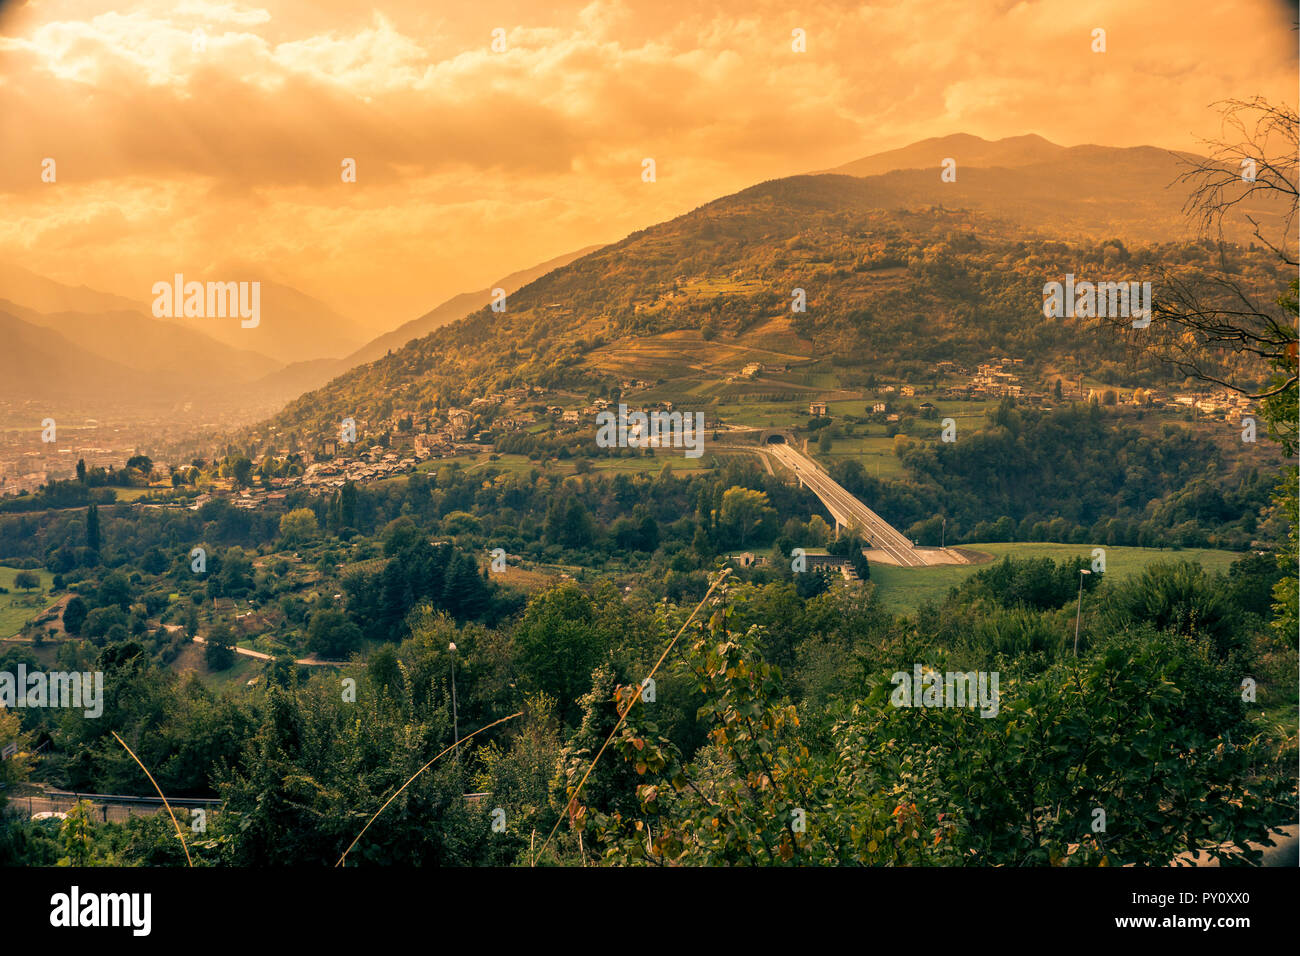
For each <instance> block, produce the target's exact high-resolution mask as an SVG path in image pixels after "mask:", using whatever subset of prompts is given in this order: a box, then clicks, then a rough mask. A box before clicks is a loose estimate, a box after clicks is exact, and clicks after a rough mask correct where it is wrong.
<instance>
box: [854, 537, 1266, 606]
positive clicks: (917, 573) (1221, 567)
mask: <svg viewBox="0 0 1300 956" xmlns="http://www.w3.org/2000/svg"><path fill="white" fill-rule="evenodd" d="M961 547H962V548H963V549H964V550H968V551H981V552H983V553H985V554H988V555H992V556H993V559H994V560H1001V559H1002V558H1003V557H1005V556H1006V555H1014V556H1015V557H1018V558H1040V557H1048V558H1051V559H1052V560H1053V561H1062V560H1065V559H1067V558H1074V557H1091V555H1092V549H1093V548H1094V547H1096V545H1090V544H1047V543H1042V542H1036V541H1026V542H998V543H994V544H963V545H961ZM867 557H868V559H870V557H871V552H870V551H868V552H867ZM1242 557H1244V555H1243V554H1239V553H1237V552H1235V551H1200V550H1195V549H1188V550H1185V551H1174V550H1168V549H1166V550H1160V549H1157V548H1119V547H1111V548H1107V549H1106V573H1107V575H1108V576H1109V577H1110V578H1111V580H1115V581H1118V580H1122V579H1124V578H1126V577H1128V576H1129V575H1131V574H1133V573H1135V572H1138V571H1141V570H1142V569H1143V568H1145V567H1146V566H1147V565H1148V564H1152V563H1154V562H1156V561H1180V560H1184V561H1198V562H1200V564H1201V566H1202V567H1204V568H1205V569H1206V570H1207V571H1209V572H1211V573H1213V572H1215V571H1225V572H1226V571H1227V570H1228V566H1229V565H1231V564H1232V563H1233V562H1234V561H1237V560H1239V559H1240V558H1242ZM989 563H990V562H987V561H986V562H984V563H983V564H959V565H940V566H938V567H932V568H899V567H893V566H892V565H885V564H875V563H872V565H871V580H872V581H873V582H874V583H875V585H876V587H877V592H876V594H877V596H878V597H879V598H880V601H881V603H882V604H884V605H885V607H887V608H889V609H890V610H891V611H893V612H894V613H896V614H904V613H910V612H912V611H915V610H916V609H917V608H918V607H919V606H920V605H921V604H922V603H923V602H925V601H933V602H934V603H935V604H939V603H941V602H942V601H943V599H944V598H945V597H946V596H947V594H948V589H949V588H951V587H955V586H956V585H958V584H960V583H961V582H962V581H963V580H965V578H966V577H967V576H968V575H971V574H974V573H975V572H976V571H978V570H980V569H981V568H986V567H988V566H989Z"/></svg>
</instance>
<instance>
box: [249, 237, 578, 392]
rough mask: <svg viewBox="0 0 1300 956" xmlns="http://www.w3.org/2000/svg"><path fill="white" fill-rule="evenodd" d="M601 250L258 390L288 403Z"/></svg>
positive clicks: (450, 303)
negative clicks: (496, 296)
mask: <svg viewBox="0 0 1300 956" xmlns="http://www.w3.org/2000/svg"><path fill="white" fill-rule="evenodd" d="M599 248H600V246H587V247H586V248H585V249H579V250H578V251H577V252H570V253H567V254H565V255H562V256H556V257H555V258H554V259H549V260H547V261H546V262H543V263H541V264H539V265H536V266H533V267H532V268H531V269H523V270H521V271H519V272H512V273H510V275H508V276H506V277H505V278H503V279H498V280H497V281H496V282H493V283H492V284H491V285H490V286H488V287H487V288H486V289H479V290H478V291H477V292H461V293H459V294H458V295H454V296H452V297H451V298H450V299H448V300H447V301H446V302H443V303H442V304H441V305H438V306H436V307H435V308H433V309H431V310H429V311H428V312H426V313H424V315H421V316H420V317H419V318H415V319H411V320H410V321H409V322H405V323H403V324H402V325H399V326H398V327H397V328H396V329H394V330H393V331H391V332H385V333H384V334H383V335H381V336H379V337H378V338H375V339H372V340H371V341H369V342H367V343H366V344H365V345H363V346H362V347H361V348H359V349H357V350H356V351H355V352H353V353H351V354H350V355H348V356H346V357H345V358H341V359H337V360H331V359H318V360H315V361H304V362H294V363H292V364H290V365H287V366H285V367H284V368H282V369H280V370H278V371H275V372H272V373H270V374H268V375H267V376H266V377H265V378H263V379H262V380H261V381H260V382H258V383H257V386H256V387H257V388H258V389H259V390H260V391H261V393H262V394H263V395H265V396H267V397H275V398H279V399H280V400H281V401H288V400H289V399H291V398H294V397H296V396H298V395H301V394H302V393H303V392H308V391H311V390H313V389H316V388H319V387H320V386H322V385H324V384H325V383H326V382H328V381H329V380H330V379H332V378H334V377H335V376H338V375H342V374H343V373H344V372H346V371H348V369H351V368H356V367H357V366H358V365H365V364H366V363H368V362H373V361H375V360H376V359H380V358H383V357H384V356H385V355H386V354H388V353H389V352H392V351H396V350H398V349H400V348H401V347H402V346H404V345H406V344H407V343H408V342H410V341H412V340H414V339H418V338H421V337H423V336H425V335H428V334H429V333H431V332H434V331H436V330H437V329H440V328H442V327H443V326H445V325H447V324H449V323H451V322H455V321H456V320H457V319H463V318H464V317H465V316H467V315H469V314H470V313H471V312H476V311H478V310H479V309H481V308H483V306H485V305H488V304H489V303H490V302H491V301H492V290H493V289H504V290H505V291H506V295H507V296H509V295H511V294H512V293H514V292H515V291H516V290H518V289H520V288H521V287H523V286H525V285H527V284H528V283H530V282H532V281H533V280H534V279H537V278H539V277H541V276H544V275H546V273H548V272H551V271H552V270H554V269H558V268H560V267H561V266H566V265H568V264H569V263H570V262H573V261H574V260H575V259H579V258H581V257H582V256H585V255H587V254H588V253H591V252H594V251H595V250H597V249H599Z"/></svg>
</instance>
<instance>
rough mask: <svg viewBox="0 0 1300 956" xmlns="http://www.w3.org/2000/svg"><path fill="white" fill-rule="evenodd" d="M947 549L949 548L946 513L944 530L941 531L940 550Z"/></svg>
mask: <svg viewBox="0 0 1300 956" xmlns="http://www.w3.org/2000/svg"><path fill="white" fill-rule="evenodd" d="M947 549H948V516H947V515H944V516H943V530H942V531H940V532H939V550H940V551H946V550H947Z"/></svg>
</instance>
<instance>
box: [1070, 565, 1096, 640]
mask: <svg viewBox="0 0 1300 956" xmlns="http://www.w3.org/2000/svg"><path fill="white" fill-rule="evenodd" d="M1085 574H1092V572H1091V571H1089V570H1088V569H1087V568H1080V569H1079V603H1078V606H1077V607H1075V609H1074V656H1075V657H1078V656H1079V618H1080V617H1081V616H1082V614H1083V576H1084V575H1085Z"/></svg>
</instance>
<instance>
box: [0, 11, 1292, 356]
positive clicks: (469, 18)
mask: <svg viewBox="0 0 1300 956" xmlns="http://www.w3.org/2000/svg"><path fill="white" fill-rule="evenodd" d="M2 9H3V11H4V12H3V14H0V17H2V18H0V143H3V145H2V146H0V208H3V209H4V215H3V216H0V257H3V258H4V259H5V260H6V261H8V262H12V263H14V264H17V265H20V266H23V267H26V268H28V269H31V270H33V271H36V272H40V273H43V274H45V275H49V276H51V277H53V278H56V279H59V280H61V281H65V282H70V283H73V284H81V283H85V284H87V285H90V286H93V287H96V288H101V289H104V290H106V291H111V292H116V293H119V294H121V295H127V296H131V297H133V298H135V299H138V300H142V301H148V300H149V299H150V295H149V289H150V287H151V286H152V284H153V283H154V282H155V281H158V280H159V279H166V278H169V277H170V276H171V274H172V272H173V271H175V270H176V269H190V270H193V271H199V272H204V270H209V271H207V272H204V274H202V275H195V276H194V278H201V279H206V278H222V279H232V280H236V279H239V278H240V275H239V272H238V270H239V267H240V264H242V263H257V264H258V268H259V269H260V270H262V271H264V272H265V273H266V274H268V275H271V276H273V277H276V278H279V279H281V280H282V281H285V282H287V283H289V284H291V285H294V286H297V287H298V288H300V289H301V290H303V291H305V292H308V293H310V294H312V295H316V296H318V297H319V298H321V299H324V300H325V301H326V302H328V303H330V304H331V305H334V306H335V307H336V308H338V309H339V311H342V312H344V313H345V314H348V315H350V316H353V317H355V318H356V319H357V320H358V321H360V322H362V323H363V324H364V325H365V326H366V328H367V329H368V331H370V332H373V333H377V332H381V331H384V330H387V329H389V328H392V327H394V326H396V325H397V324H399V323H400V322H402V321H405V320H406V319H409V318H412V317H414V316H415V315H417V314H419V313H420V312H422V311H424V310H426V309H428V308H431V307H432V306H434V305H436V304H437V303H438V302H440V301H441V300H442V299H444V298H447V297H448V296H450V295H452V294H454V293H456V292H460V291H466V290H470V289H474V288H479V287H482V286H484V285H486V284H487V283H488V282H489V281H491V280H493V279H496V278H498V277H500V276H502V275H504V274H506V273H508V272H511V271H513V270H516V269H520V268H526V267H528V266H531V265H533V264H535V263H537V262H539V261H542V260H544V259H548V258H550V257H552V256H556V255H559V254H562V253H565V252H568V251H571V250H575V249H578V248H580V247H582V246H586V245H589V244H592V243H597V242H608V241H613V240H616V239H620V238H622V237H623V236H624V235H626V234H627V233H628V232H630V231H633V230H635V229H640V228H643V227H645V226H647V225H650V224H652V223H655V222H659V221H662V220H664V219H668V218H671V217H672V216H675V215H678V214H680V213H682V212H685V211H688V210H690V209H692V208H694V207H695V206H698V205H700V204H701V203H704V202H707V201H709V200H711V199H713V198H716V197H718V196H720V195H725V194H727V193H730V192H734V191H736V190H737V189H741V188H743V187H745V186H748V185H751V184H753V183H755V182H758V181H761V180H764V179H770V178H773V177H778V176H785V175H790V174H793V173H799V172H807V171H812V170H817V169H824V168H826V167H829V166H834V165H838V164H840V163H843V162H847V161H848V160H851V159H855V158H858V157H860V156H864V155H867V154H870V153H875V152H880V151H882V150H885V149H891V148H894V147H898V146H903V145H906V144H907V143H910V142H913V141H915V140H918V139H923V138H925V137H929V136H940V135H945V134H948V133H953V132H968V133H974V134H977V135H980V136H984V137H986V138H990V139H994V138H999V137H1002V136H1011V135H1019V134H1022V133H1028V132H1034V133H1039V134H1041V135H1043V136H1045V137H1047V138H1048V139H1050V140H1052V141H1053V142H1057V143H1061V144H1063V145H1075V144H1078V143H1102V144H1106V145H1132V144H1152V145H1158V146H1167V147H1173V148H1182V149H1196V148H1197V144H1198V138H1199V137H1204V136H1211V135H1214V134H1215V133H1217V131H1218V123H1217V118H1216V115H1215V114H1213V113H1212V112H1210V111H1209V110H1208V109H1207V107H1208V105H1209V104H1210V103H1212V102H1214V101H1216V100H1220V99H1223V98H1226V97H1250V96H1254V95H1256V94H1262V95H1264V96H1266V97H1268V98H1270V99H1273V100H1275V101H1285V102H1287V103H1288V104H1291V105H1295V103H1296V86H1297V76H1296V33H1295V32H1294V31H1293V29H1292V28H1291V22H1292V20H1293V18H1294V12H1293V10H1294V7H1293V5H1290V4H1287V3H1283V2H1279V0H1267V2H1265V0H1233V2H1232V3H1230V4H1225V3H1201V2H1194V3H1190V4H1189V3H1187V2H1186V0H1172V2H1163V0H1162V2H1146V0H1116V2H1100V3H1080V2H1075V0H1049V2H1038V3H1034V2H1009V0H922V2H895V3H878V4H866V3H860V2H809V3H802V4H790V3H784V2H782V3H775V2H765V0H724V2H717V3H702V2H697V0H656V2H645V0H577V2H568V0H553V2H548V3H545V4H540V3H524V2H502V0H475V2H473V3H450V2H448V3H434V2H429V0H407V2H401V3H394V2H380V3H377V4H375V5H373V6H370V5H366V4H364V3H357V2H356V0H300V2H295V3H257V2H254V3H249V4H247V5H244V4H240V3H228V2H221V0H179V2H175V3H162V2H139V3H102V4H101V3H85V2H74V0H27V2H26V3H18V4H14V3H9V4H3V5H2ZM1095 27H1102V28H1104V29H1105V30H1106V31H1107V46H1108V50H1107V52H1106V53H1104V54H1094V53H1093V52H1092V51H1091V49H1090V43H1091V37H1090V34H1091V31H1092V30H1093V28H1095ZM495 28H501V29H503V30H504V31H505V38H506V50H505V52H494V51H493V50H492V49H491V43H492V32H493V30H494V29H495ZM795 28H799V29H802V30H804V31H806V36H807V51H806V52H804V53H795V52H793V51H792V49H791V31H792V30H793V29H795ZM196 30H202V31H203V37H204V38H205V39H204V42H201V43H198V44H196V42H195V31H196ZM196 45H197V46H198V47H200V48H199V49H195V47H196ZM45 157H52V158H54V159H55V161H56V163H57V176H58V180H57V182H56V183H54V184H45V183H42V182H41V179H40V173H41V161H42V159H43V158H45ZM344 157H354V158H355V159H356V160H357V164H358V181H357V183H356V184H344V183H342V182H341V181H340V175H339V173H340V163H341V161H342V160H343V158H344ZM645 157H653V158H654V159H655V160H656V163H657V171H658V181H657V182H655V183H652V184H647V183H643V182H642V181H641V163H642V160H643V159H644V158H645ZM957 158H958V162H960V157H957ZM2 297H3V290H0V298H2Z"/></svg>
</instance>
